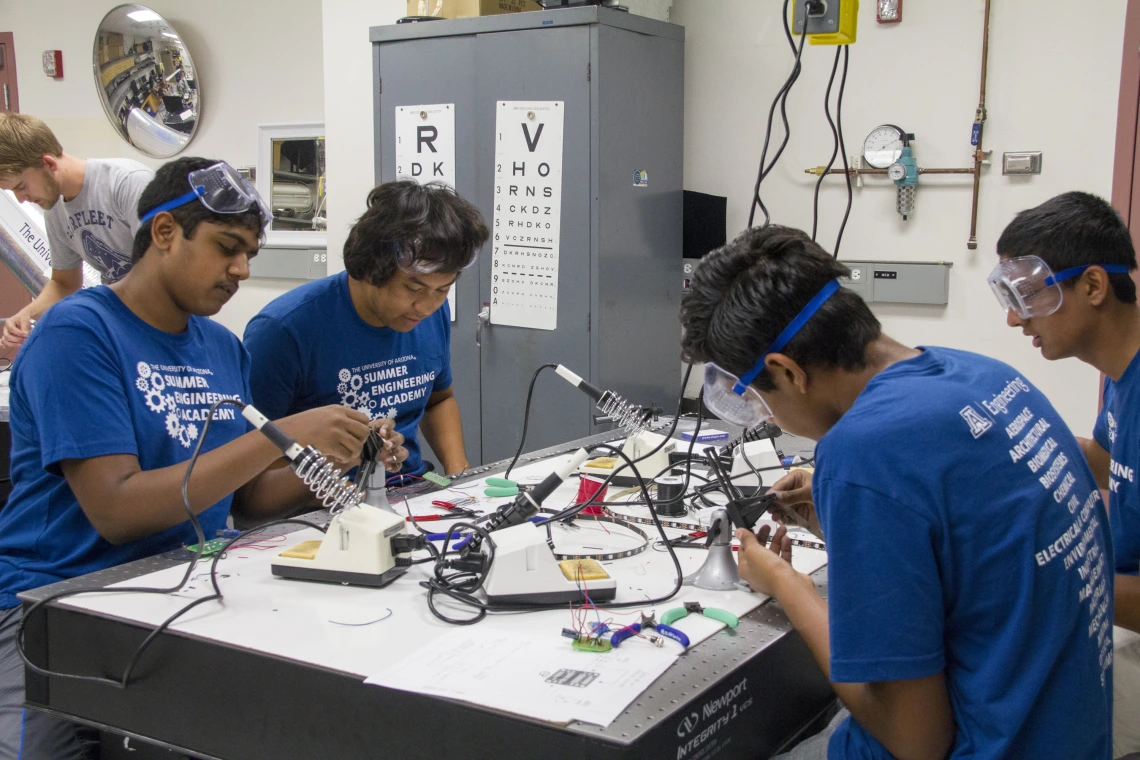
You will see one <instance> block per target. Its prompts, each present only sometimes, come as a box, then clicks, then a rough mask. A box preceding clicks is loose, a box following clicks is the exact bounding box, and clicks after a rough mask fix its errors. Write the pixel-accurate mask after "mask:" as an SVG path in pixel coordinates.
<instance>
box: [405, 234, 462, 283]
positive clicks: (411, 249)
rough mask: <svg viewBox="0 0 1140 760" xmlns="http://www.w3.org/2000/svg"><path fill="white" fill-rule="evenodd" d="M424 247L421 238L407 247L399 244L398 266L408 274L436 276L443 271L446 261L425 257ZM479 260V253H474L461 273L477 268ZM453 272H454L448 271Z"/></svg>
mask: <svg viewBox="0 0 1140 760" xmlns="http://www.w3.org/2000/svg"><path fill="white" fill-rule="evenodd" d="M422 245H423V243H422V241H421V240H420V239H419V238H415V239H414V240H412V241H411V242H410V243H408V244H407V245H400V244H399V243H397V244H396V245H395V248H396V266H398V267H399V268H400V269H402V270H404V271H405V272H407V273H408V274H435V273H437V272H441V271H443V268H444V266H445V265H446V262H445V261H442V260H439V259H435V258H432V257H430V256H424V255H423V252H422V251H421V250H420V248H421V246H422ZM478 260H479V252H478V251H474V252H472V254H471V260H470V261H469V262H467V265H466V266H464V267H462V268H461V269H460V270H459V271H461V272H463V271H466V270H468V269H470V268H471V267H473V266H475V262H476V261H478ZM448 271H453V270H448Z"/></svg>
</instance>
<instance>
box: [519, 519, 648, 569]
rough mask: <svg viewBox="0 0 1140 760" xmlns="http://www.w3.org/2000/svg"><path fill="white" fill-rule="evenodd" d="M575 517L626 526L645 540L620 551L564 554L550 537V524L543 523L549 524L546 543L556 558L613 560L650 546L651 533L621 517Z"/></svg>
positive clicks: (621, 526)
mask: <svg viewBox="0 0 1140 760" xmlns="http://www.w3.org/2000/svg"><path fill="white" fill-rule="evenodd" d="M540 511H541V512H542V513H543V514H548V515H556V514H558V511H557V510H553V509H543V510H540ZM574 519H575V520H587V521H588V520H593V521H595V522H606V523H610V524H611V525H616V526H618V527H619V528H625V529H626V530H628V531H630V532H631V533H635V534H636V535H638V536H641V538H642V539H643V541H644V542H643V543H642V544H641V546H635V547H634V548H632V549H625V550H623V551H620V552H605V553H599V554H562V553H560V552H558V551H557V550H556V549H555V548H554V541H553V539H552V538H551V537H550V527H549V526H550V524H549V523H543V525H546V526H547V532H546V543H547V544H548V545H549V546H550V550H551V551H553V552H554V559H556V560H558V561H560V562H561V561H562V560H564V559H592V560H597V561H598V562H612V561H613V560H615V559H625V558H626V557H633V556H635V555H638V554H641V553H642V552H643V551H645V550H646V549H648V548H649V535H648V534H647V533H646V532H645V531H643V530H642V529H641V528H638V527H637V526H636V525H631V524H630V523H629V522H627V521H626V520H623V519H621V518H619V517H613V516H609V517H607V516H604V515H582V514H578V515H575V516H574ZM539 527H542V525H540V526H539Z"/></svg>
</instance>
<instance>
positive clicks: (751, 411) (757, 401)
mask: <svg viewBox="0 0 1140 760" xmlns="http://www.w3.org/2000/svg"><path fill="white" fill-rule="evenodd" d="M837 290H839V280H832V281H831V282H829V283H827V284H826V285H824V286H823V289H821V290H820V291H819V292H818V293H816V294H815V297H814V298H812V299H811V300H810V301H808V303H807V305H806V306H804V308H803V309H801V310H800V313H799V314H797V315H796V318H795V319H793V320H792V321H791V322H790V323H789V324H788V326H787V327H785V328H784V330H783V332H781V333H780V334H779V335H777V336H776V339H775V340H774V341H772V345H770V346H768V350H767V351H765V352H764V353H762V354H761V355H760V358H759V359H757V360H756V363H755V364H753V365H752V369H750V370H748V371H747V372H745V373H744V374H743V375H741V376H739V377H738V376H736V375H734V374H732V373H731V372H729V371H728V370H726V369H724V368H723V367H720V366H717V365H716V364H714V363H712V362H708V363H706V364H705V393H704V402H705V406H707V407H708V408H709V409H710V410H711V411H712V413H713V414H715V415H716V416H717V417H719V418H720V419H722V420H724V421H725V422H728V423H731V424H733V425H740V426H741V427H744V428H753V427H756V426H758V425H759V424H760V423H762V422H766V421H767V420H770V419H771V418H772V410H771V409H770V408H768V404H767V403H766V402H765V401H764V399H763V398H761V397H760V393H759V392H758V391H757V390H756V389H755V388H753V387H752V381H753V380H755V379H756V376H757V375H759V374H760V373H761V372H762V371H763V370H764V360H765V359H767V358H768V355H769V354H773V353H776V352H777V351H780V350H782V349H783V348H784V346H786V345H788V341H790V340H791V339H792V338H794V337H795V335H796V333H798V332H799V331H800V329H801V328H802V327H803V326H804V325H805V324H806V323H807V321H808V320H809V319H811V318H812V315H813V314H815V313H816V312H817V311H819V308H820V307H821V306H823V304H824V302H826V301H827V299H829V298H831V296H832V295H834V294H835V292H836V291H837Z"/></svg>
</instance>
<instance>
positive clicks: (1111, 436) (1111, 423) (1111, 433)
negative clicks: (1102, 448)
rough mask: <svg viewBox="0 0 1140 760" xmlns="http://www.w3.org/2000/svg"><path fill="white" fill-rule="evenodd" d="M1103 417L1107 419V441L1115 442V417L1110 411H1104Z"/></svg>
mask: <svg viewBox="0 0 1140 760" xmlns="http://www.w3.org/2000/svg"><path fill="white" fill-rule="evenodd" d="M1105 419H1107V420H1108V442H1109V443H1116V417H1114V416H1113V414H1112V412H1106V413H1105Z"/></svg>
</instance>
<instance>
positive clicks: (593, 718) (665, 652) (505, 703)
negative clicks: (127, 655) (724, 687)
mask: <svg viewBox="0 0 1140 760" xmlns="http://www.w3.org/2000/svg"><path fill="white" fill-rule="evenodd" d="M678 653H679V650H674V649H669V648H662V649H657V648H656V647H650V646H644V647H639V646H626V647H621V648H620V649H614V650H611V651H609V652H606V653H605V654H593V653H590V652H579V651H577V650H575V649H573V648H572V647H571V642H570V641H569V640H567V639H563V638H557V637H555V636H554V635H551V636H549V637H536V636H534V634H533V633H532V634H525V633H516V632H514V631H502V630H498V631H497V630H491V629H484V628H474V629H463V630H456V631H451V632H450V633H447V634H445V635H444V636H441V637H440V638H438V639H436V640H435V641H433V642H432V643H431V644H429V645H427V646H425V647H423V648H422V649H421V650H420V651H418V652H415V653H413V654H410V655H408V656H407V657H405V658H403V659H402V660H400V661H399V662H396V663H394V664H392V665H391V666H389V667H387V668H385V669H384V670H381V671H380V672H378V673H375V674H374V675H372V676H370V677H369V678H368V679H366V680H365V683H368V684H373V685H376V686H386V687H388V688H392V689H400V690H401V691H411V692H415V693H418V694H432V695H435V696H440V697H448V698H450V699H458V700H461V701H464V702H471V703H473V704H477V705H481V706H486V707H492V708H495V709H498V710H504V711H506V712H511V713H516V714H518V715H523V716H526V717H529V718H537V719H539V720H546V721H551V722H555V723H568V722H570V721H572V720H577V721H582V722H584V723H594V724H597V725H600V726H608V725H609V724H610V723H612V722H613V721H614V719H616V718H617V717H618V716H619V715H620V714H621V713H622V712H623V711H624V710H625V708H626V707H628V706H629V704H630V703H631V702H633V701H634V700H635V699H637V697H638V696H639V695H640V694H641V693H642V692H643V691H645V690H646V689H647V688H648V687H649V685H650V684H652V683H653V681H654V680H656V679H657V678H658V677H659V676H660V675H661V674H662V673H664V672H665V671H666V670H667V669H668V668H669V666H670V665H672V664H673V662H674V661H675V660H676V659H677V654H678Z"/></svg>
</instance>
